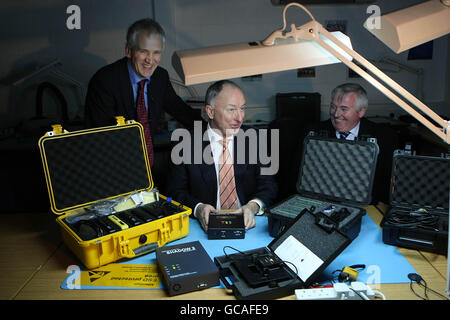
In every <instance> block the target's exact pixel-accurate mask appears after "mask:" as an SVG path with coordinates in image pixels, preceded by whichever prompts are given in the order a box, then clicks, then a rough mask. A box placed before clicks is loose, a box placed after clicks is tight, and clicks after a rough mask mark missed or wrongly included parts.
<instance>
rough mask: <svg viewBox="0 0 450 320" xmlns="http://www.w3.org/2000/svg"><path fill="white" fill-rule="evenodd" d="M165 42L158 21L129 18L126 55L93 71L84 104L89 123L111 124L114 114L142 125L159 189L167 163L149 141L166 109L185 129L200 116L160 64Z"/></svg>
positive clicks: (151, 141) (96, 125) (153, 173)
mask: <svg viewBox="0 0 450 320" xmlns="http://www.w3.org/2000/svg"><path fill="white" fill-rule="evenodd" d="M164 43H165V33H164V30H163V29H162V27H161V26H160V25H159V24H158V23H157V22H156V21H154V20H152V19H142V20H139V21H136V22H135V23H133V24H132V25H131V26H130V27H129V28H128V31H127V36H126V43H125V57H123V58H122V59H120V60H118V61H116V62H114V63H112V64H110V65H107V66H105V67H103V68H101V69H100V70H99V71H97V72H96V73H95V74H94V76H93V77H92V79H91V80H90V82H89V86H88V92H87V96H86V104H85V110H86V113H85V125H86V127H88V128H92V127H102V126H109V125H114V124H116V119H115V117H116V116H123V117H125V119H127V120H132V119H133V120H136V121H139V122H140V123H141V124H142V125H143V127H144V133H145V139H146V144H147V153H148V156H149V163H150V166H151V167H152V176H153V180H154V182H155V185H157V186H158V187H159V188H160V190H161V189H164V185H165V182H166V181H165V172H166V171H167V166H168V163H161V162H158V161H154V150H153V141H154V136H155V135H156V134H158V133H159V132H160V131H161V129H160V121H161V120H162V119H163V117H164V112H167V113H168V114H170V115H171V116H172V117H174V118H175V119H176V120H177V121H178V122H179V123H181V124H182V125H183V126H185V127H186V128H188V129H191V128H193V124H194V121H195V120H200V119H201V116H200V115H199V114H196V113H195V112H194V110H193V109H192V108H191V107H190V106H189V105H187V104H186V103H185V102H184V101H183V100H182V99H181V98H180V97H179V96H178V95H177V94H176V93H175V91H174V89H173V87H172V84H171V82H170V80H169V74H168V72H167V71H166V70H165V69H163V68H162V67H160V66H159V63H160V62H161V58H162V54H163V50H164ZM153 165H155V166H153ZM163 191H164V190H163Z"/></svg>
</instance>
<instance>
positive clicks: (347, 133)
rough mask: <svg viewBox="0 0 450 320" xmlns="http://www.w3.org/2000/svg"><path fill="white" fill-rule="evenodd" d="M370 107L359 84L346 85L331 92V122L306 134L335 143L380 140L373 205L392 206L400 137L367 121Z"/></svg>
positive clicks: (323, 122)
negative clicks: (323, 135)
mask: <svg viewBox="0 0 450 320" xmlns="http://www.w3.org/2000/svg"><path fill="white" fill-rule="evenodd" d="M368 106H369V102H368V98H367V93H366V90H364V88H363V87H362V86H360V85H359V84H356V83H344V84H342V85H339V86H337V87H336V88H334V89H333V91H332V92H331V103H330V109H329V113H330V119H328V120H325V121H322V122H319V123H315V124H312V125H311V126H309V127H308V128H307V129H306V133H308V132H310V131H315V132H318V133H323V132H327V133H328V136H329V137H336V139H345V140H355V139H357V138H358V137H362V136H365V137H372V138H376V139H377V143H378V146H379V148H380V152H379V155H378V161H377V168H376V171H375V179H374V186H373V192H372V203H374V204H376V203H377V202H378V201H382V202H384V203H388V202H389V186H390V175H391V165H392V156H393V153H394V150H395V149H397V148H399V147H400V146H399V137H398V134H397V133H396V132H395V131H394V130H392V129H391V128H389V127H387V126H383V125H378V124H375V123H374V122H372V121H370V120H368V119H366V118H365V117H364V116H365V114H366V111H367V108H368Z"/></svg>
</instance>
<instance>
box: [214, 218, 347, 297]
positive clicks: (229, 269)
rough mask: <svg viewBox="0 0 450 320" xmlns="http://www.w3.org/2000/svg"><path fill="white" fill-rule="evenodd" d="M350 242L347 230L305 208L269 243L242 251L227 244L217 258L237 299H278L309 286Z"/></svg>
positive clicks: (224, 280)
mask: <svg viewBox="0 0 450 320" xmlns="http://www.w3.org/2000/svg"><path fill="white" fill-rule="evenodd" d="M350 243H351V239H350V238H349V237H348V236H347V235H346V234H344V233H342V232H341V231H340V230H338V229H336V228H333V229H332V230H329V229H328V228H325V227H324V226H322V225H320V224H318V223H317V221H316V216H315V215H314V214H313V213H311V212H310V211H309V210H307V209H305V210H303V211H302V212H301V213H300V214H299V215H297V216H296V217H295V218H294V220H293V221H292V223H291V224H290V225H289V227H287V228H285V229H284V230H283V231H282V232H281V233H280V234H279V235H278V237H276V238H275V239H274V240H273V241H272V242H271V243H270V244H269V245H268V246H267V247H262V248H256V249H253V250H248V251H239V250H238V249H235V248H232V247H229V246H226V247H224V253H225V255H224V256H219V257H215V258H214V262H215V263H216V265H217V266H218V267H219V270H220V278H221V280H222V282H223V283H224V284H225V286H226V287H227V288H228V289H230V290H232V291H233V294H234V295H235V297H236V298H237V299H277V298H281V297H284V296H288V295H291V294H294V290H295V289H299V288H307V287H309V286H310V285H311V284H312V283H313V281H315V280H316V278H317V277H318V276H319V275H320V274H321V273H322V272H323V270H324V269H325V268H326V267H327V266H328V265H329V264H330V263H331V262H332V261H333V260H334V259H335V258H336V257H337V256H338V255H339V254H340V253H341V252H342V251H343V250H344V249H345V248H346V247H347V246H348V245H349V244H350ZM226 249H234V250H235V251H236V253H232V252H229V251H228V250H226Z"/></svg>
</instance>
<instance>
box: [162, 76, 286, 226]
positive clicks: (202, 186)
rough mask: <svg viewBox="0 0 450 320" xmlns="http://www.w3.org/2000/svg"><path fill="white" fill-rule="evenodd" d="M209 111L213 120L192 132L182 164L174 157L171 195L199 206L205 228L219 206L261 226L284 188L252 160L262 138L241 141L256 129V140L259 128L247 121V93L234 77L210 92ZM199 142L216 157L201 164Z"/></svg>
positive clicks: (197, 211) (204, 151)
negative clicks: (261, 219)
mask: <svg viewBox="0 0 450 320" xmlns="http://www.w3.org/2000/svg"><path fill="white" fill-rule="evenodd" d="M205 111H206V113H207V116H208V124H207V126H206V128H202V135H199V136H197V135H195V134H190V135H189V142H188V143H189V145H190V146H191V147H190V148H187V149H186V150H189V151H190V154H189V155H187V157H186V158H185V159H186V160H185V161H182V162H181V163H177V164H175V162H174V161H173V165H172V167H171V171H170V177H169V179H168V181H169V194H170V195H171V196H173V198H174V199H175V200H177V201H179V202H181V203H183V204H185V205H187V206H188V207H190V208H192V209H193V211H192V212H193V215H194V217H196V218H197V219H198V220H199V222H200V224H201V226H202V227H203V229H204V230H205V231H207V229H208V221H209V216H210V214H214V213H218V212H219V210H227V212H228V213H229V212H230V210H231V211H232V212H235V213H237V214H242V215H243V216H244V224H245V228H246V229H251V228H253V227H254V226H255V224H256V221H255V215H256V214H262V213H263V209H264V208H265V207H267V206H270V205H271V204H272V203H273V200H274V199H275V197H276V195H277V191H278V187H277V185H276V182H275V179H274V177H273V175H270V174H267V175H266V174H262V170H261V169H262V168H263V165H262V164H261V161H259V160H261V159H259V160H258V161H255V162H252V161H251V160H250V159H251V157H252V154H251V153H252V152H251V146H250V144H251V143H253V144H254V145H253V147H255V148H256V146H259V143H258V141H250V139H241V138H242V137H243V136H245V134H246V133H249V132H250V131H252V130H253V131H254V132H255V138H256V134H257V132H256V130H254V129H252V128H249V127H245V126H243V125H242V124H243V121H244V117H245V96H244V93H243V92H242V90H241V89H240V88H239V87H238V86H237V85H236V84H235V83H234V82H232V81H229V80H222V81H218V82H216V83H213V84H212V85H211V86H210V87H209V88H208V90H207V91H206V96H205ZM203 137H205V138H203ZM197 139H198V140H197ZM195 144H199V145H201V146H202V149H201V151H202V152H201V153H202V154H204V155H205V154H210V155H211V156H212V159H213V161H210V162H209V161H204V159H203V160H202V161H201V163H198V162H196V161H195V154H194V152H192V150H196V148H195ZM186 150H185V151H184V152H189V151H186ZM254 151H256V153H258V152H257V150H256V149H255V150H254ZM184 156H186V155H184V154H183V155H182V156H181V157H182V158H184Z"/></svg>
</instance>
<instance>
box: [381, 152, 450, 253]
mask: <svg viewBox="0 0 450 320" xmlns="http://www.w3.org/2000/svg"><path fill="white" fill-rule="evenodd" d="M449 194H450V156H448V155H447V156H444V155H442V156H441V157H432V156H419V155H415V154H414V153H413V152H411V151H406V150H396V151H395V152H394V155H393V165H392V179H391V193H390V200H389V203H390V209H389V210H388V212H387V213H386V214H385V216H384V218H383V220H382V221H381V224H380V226H381V227H382V229H383V242H384V243H386V244H390V245H395V246H399V247H405V248H409V249H417V250H422V251H429V252H434V253H439V254H447V247H448V221H449V217H448V213H449Z"/></svg>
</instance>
